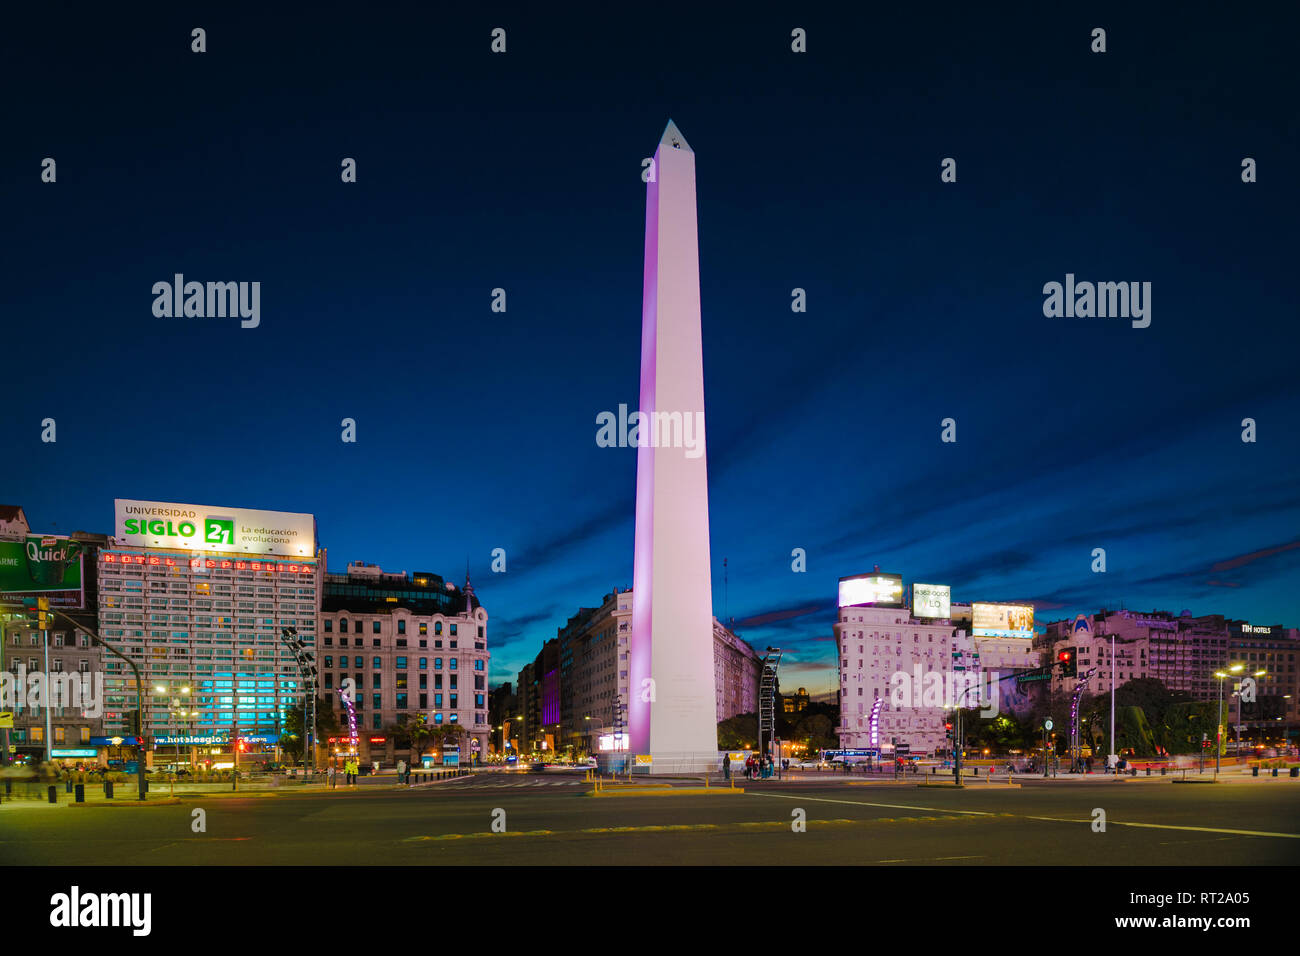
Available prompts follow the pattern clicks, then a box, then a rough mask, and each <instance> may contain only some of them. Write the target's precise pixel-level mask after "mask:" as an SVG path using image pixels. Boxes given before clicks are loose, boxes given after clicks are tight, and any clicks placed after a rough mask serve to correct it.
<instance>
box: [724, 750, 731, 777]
mask: <svg viewBox="0 0 1300 956" xmlns="http://www.w3.org/2000/svg"><path fill="white" fill-rule="evenodd" d="M722 779H723V780H730V779H731V754H723V755H722Z"/></svg>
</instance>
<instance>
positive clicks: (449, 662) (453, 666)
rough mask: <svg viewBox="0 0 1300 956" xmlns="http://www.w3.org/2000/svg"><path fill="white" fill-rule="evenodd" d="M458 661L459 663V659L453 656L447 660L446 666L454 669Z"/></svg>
mask: <svg viewBox="0 0 1300 956" xmlns="http://www.w3.org/2000/svg"><path fill="white" fill-rule="evenodd" d="M458 663H460V661H459V660H457V659H456V658H454V657H453V658H452V659H451V660H450V661H448V662H447V666H448V667H449V668H450V669H451V670H455V669H456V665H457V664H458Z"/></svg>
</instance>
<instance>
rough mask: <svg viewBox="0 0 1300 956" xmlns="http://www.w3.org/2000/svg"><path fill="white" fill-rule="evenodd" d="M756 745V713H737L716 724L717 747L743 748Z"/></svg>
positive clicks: (727, 748)
mask: <svg viewBox="0 0 1300 956" xmlns="http://www.w3.org/2000/svg"><path fill="white" fill-rule="evenodd" d="M757 746H758V715H757V714H737V715H736V716H735V717H728V718H727V719H726V720H724V721H722V722H720V723H719V724H718V749H719V750H743V749H745V748H746V747H757Z"/></svg>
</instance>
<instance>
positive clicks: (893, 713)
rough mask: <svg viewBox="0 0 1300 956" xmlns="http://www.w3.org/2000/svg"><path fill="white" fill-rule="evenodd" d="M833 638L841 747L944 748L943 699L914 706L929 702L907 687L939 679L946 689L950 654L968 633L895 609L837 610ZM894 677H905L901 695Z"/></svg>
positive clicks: (858, 607) (860, 607) (854, 607)
mask: <svg viewBox="0 0 1300 956" xmlns="http://www.w3.org/2000/svg"><path fill="white" fill-rule="evenodd" d="M834 633H835V643H836V645H837V647H838V648H839V658H840V726H839V736H840V746H841V747H843V748H845V749H855V750H856V749H870V750H879V751H881V752H882V753H883V754H885V755H888V754H890V753H892V752H893V751H894V749H895V747H896V746H898V745H900V744H901V745H905V746H906V747H908V748H909V749H910V751H911V752H912V753H935V752H937V751H941V750H944V749H946V748H947V746H948V743H947V734H946V731H945V729H944V726H943V724H944V715H945V714H946V713H947V710H948V708H945V706H943V704H944V701H943V700H942V699H940V700H939V702H938V706H917V703H918V702H920V703H922V704H924V703H925V702H926V700H927V698H926V697H924V696H921V697H919V698H917V697H915V696H914V695H913V694H912V693H911V682H912V681H913V680H914V677H913V675H916V674H920V675H923V676H924V675H931V674H937V675H939V679H940V680H941V681H943V682H944V683H945V684H950V683H951V682H952V680H953V675H954V670H953V659H954V655H955V654H959V653H961V652H962V651H963V650H964V647H965V640H964V639H965V638H966V633H965V632H964V631H962V630H960V629H959V628H956V627H954V626H953V625H952V624H951V623H950V622H949V621H946V620H944V621H932V620H923V619H919V618H914V617H912V615H911V612H910V611H909V610H907V608H905V607H902V606H901V605H900V606H893V607H890V606H873V605H850V606H843V607H841V608H840V609H839V617H838V620H836V622H835V627H834ZM900 672H901V673H903V674H906V675H908V680H909V684H908V688H907V692H906V693H895V691H894V688H895V686H896V682H895V681H894V679H893V677H894V675H895V674H896V673H900ZM923 689H924V688H923V687H922V688H920V690H921V691H923ZM931 699H933V698H931ZM974 699H975V695H974V694H972V695H971V700H972V701H973V700H974ZM873 718H874V726H873Z"/></svg>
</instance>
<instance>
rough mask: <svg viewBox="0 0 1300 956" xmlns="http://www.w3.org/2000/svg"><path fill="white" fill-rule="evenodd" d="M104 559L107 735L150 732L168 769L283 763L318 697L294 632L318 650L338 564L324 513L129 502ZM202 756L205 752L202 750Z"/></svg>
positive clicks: (101, 607)
mask: <svg viewBox="0 0 1300 956" xmlns="http://www.w3.org/2000/svg"><path fill="white" fill-rule="evenodd" d="M115 508H116V516H115V523H114V533H113V535H112V537H111V538H110V539H109V541H108V543H107V546H106V547H103V548H101V549H100V550H99V551H98V556H97V568H98V585H99V590H98V601H97V614H98V626H99V633H100V635H101V636H102V637H103V638H104V639H105V640H106V641H107V642H108V643H109V644H111V645H112V646H113V647H115V648H117V649H118V650H119V651H120V652H121V653H122V654H123V655H124V656H125V657H127V658H129V659H130V660H131V661H132V662H133V663H134V664H135V665H136V666H137V667H138V668H139V670H140V673H141V677H142V678H143V685H144V686H143V690H144V700H143V702H140V701H139V698H138V696H137V692H136V682H135V680H134V677H133V672H132V668H131V667H129V666H128V665H127V664H126V663H124V662H123V661H122V660H121V659H119V658H117V657H116V656H114V655H112V654H109V655H106V656H105V658H104V664H103V666H104V672H105V675H106V676H105V685H106V693H107V704H106V707H105V711H104V732H105V734H106V735H108V736H110V737H115V736H116V737H125V736H127V735H129V734H130V733H132V732H133V730H134V727H133V724H134V714H133V711H134V710H135V709H136V708H137V706H141V704H142V706H143V714H144V720H143V723H144V734H145V736H146V737H152V738H153V742H154V743H155V745H156V746H157V747H158V749H159V753H160V754H161V755H162V758H163V759H167V758H168V757H172V758H173V759H184V760H186V761H187V762H188V761H189V760H193V759H198V758H202V759H203V760H204V761H205V762H207V763H211V764H212V765H214V766H220V765H222V764H228V763H231V762H233V760H234V759H236V758H235V753H236V748H237V747H240V746H241V744H240V742H241V741H242V752H243V754H246V755H247V756H241V757H240V759H246V760H249V761H252V762H256V761H261V760H271V759H274V756H275V753H276V745H277V744H278V741H279V734H280V732H281V730H282V728H283V725H284V721H285V716H286V713H287V711H288V710H289V708H290V707H293V706H295V705H301V704H302V702H303V698H304V685H303V681H302V679H301V678H300V675H299V670H298V666H297V663H296V661H295V658H294V656H293V654H292V653H291V652H290V651H289V649H288V648H287V646H286V645H285V642H284V633H285V632H286V630H291V631H293V632H296V633H297V635H298V636H299V637H300V638H301V639H302V640H303V641H305V642H306V643H308V644H312V645H314V644H315V641H316V636H317V633H316V628H317V615H318V611H319V607H320V585H321V576H322V571H323V568H324V553H323V552H319V551H318V550H317V545H316V522H315V519H314V518H313V517H312V516H311V515H306V514H295V513H289V512H278V511H254V510H250V509H240V508H214V507H208V506H203V505H184V504H173V503H168V502H149V501H134V500H125V499H119V500H117V501H116V502H115ZM200 751H201V752H200Z"/></svg>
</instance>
